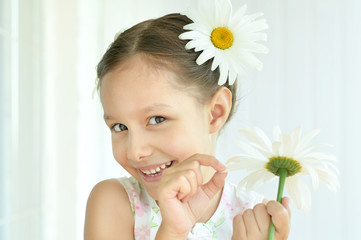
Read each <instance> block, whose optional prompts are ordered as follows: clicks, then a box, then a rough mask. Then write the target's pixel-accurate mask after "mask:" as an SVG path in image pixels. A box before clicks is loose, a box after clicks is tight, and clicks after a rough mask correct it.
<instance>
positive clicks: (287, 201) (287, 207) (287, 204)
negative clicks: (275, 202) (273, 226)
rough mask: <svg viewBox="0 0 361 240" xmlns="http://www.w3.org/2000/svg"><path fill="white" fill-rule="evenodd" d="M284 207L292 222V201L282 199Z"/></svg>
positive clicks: (286, 198)
mask: <svg viewBox="0 0 361 240" xmlns="http://www.w3.org/2000/svg"><path fill="white" fill-rule="evenodd" d="M282 205H283V206H284V207H285V208H286V209H287V212H288V217H289V219H290V220H291V209H290V199H289V198H288V197H284V198H282Z"/></svg>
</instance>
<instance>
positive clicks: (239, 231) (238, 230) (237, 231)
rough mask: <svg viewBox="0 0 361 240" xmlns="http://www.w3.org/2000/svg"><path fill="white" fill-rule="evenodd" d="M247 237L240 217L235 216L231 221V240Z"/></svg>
mask: <svg viewBox="0 0 361 240" xmlns="http://www.w3.org/2000/svg"><path fill="white" fill-rule="evenodd" d="M246 237H247V230H246V226H245V225H244V221H243V217H242V215H237V216H235V217H234V219H233V236H232V240H233V239H234V240H236V239H246Z"/></svg>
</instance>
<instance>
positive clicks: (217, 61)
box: [211, 54, 222, 71]
mask: <svg viewBox="0 0 361 240" xmlns="http://www.w3.org/2000/svg"><path fill="white" fill-rule="evenodd" d="M221 60H222V57H220V56H219V55H217V54H215V57H214V58H213V63H212V67H211V70H212V71H214V70H215V69H216V68H217V67H218V66H219V64H221V62H222V61H221Z"/></svg>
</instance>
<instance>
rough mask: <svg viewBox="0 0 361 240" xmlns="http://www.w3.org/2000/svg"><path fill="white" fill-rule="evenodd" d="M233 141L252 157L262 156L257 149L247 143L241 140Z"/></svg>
mask: <svg viewBox="0 0 361 240" xmlns="http://www.w3.org/2000/svg"><path fill="white" fill-rule="evenodd" d="M235 143H236V144H237V145H238V147H240V148H241V150H243V151H245V152H246V153H247V154H249V155H250V156H254V157H257V158H262V157H263V156H262V154H261V153H260V152H259V151H257V150H256V149H255V148H254V147H253V146H252V145H250V144H249V143H246V142H242V141H236V142H235Z"/></svg>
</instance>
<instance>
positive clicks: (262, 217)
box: [253, 203, 271, 233]
mask: <svg viewBox="0 0 361 240" xmlns="http://www.w3.org/2000/svg"><path fill="white" fill-rule="evenodd" d="M253 212H254V216H255V218H256V222H257V225H258V229H259V231H260V232H262V233H268V228H269V225H270V222H271V216H270V215H269V214H268V212H267V208H266V205H265V204H262V203H260V204H257V205H256V206H255V207H254V208H253Z"/></svg>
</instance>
